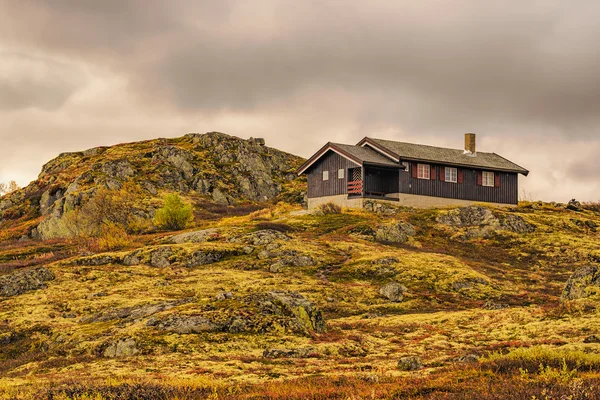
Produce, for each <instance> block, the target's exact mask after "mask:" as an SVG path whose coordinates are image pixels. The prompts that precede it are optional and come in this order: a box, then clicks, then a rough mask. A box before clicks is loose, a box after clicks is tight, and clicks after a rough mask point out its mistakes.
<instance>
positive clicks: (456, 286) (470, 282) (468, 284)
mask: <svg viewBox="0 0 600 400" xmlns="http://www.w3.org/2000/svg"><path fill="white" fill-rule="evenodd" d="M477 285H488V282H487V281H486V280H485V279H483V278H466V279H464V280H462V281H456V282H452V285H451V287H452V289H453V290H456V291H460V290H464V289H472V288H474V287H476V286H477Z"/></svg>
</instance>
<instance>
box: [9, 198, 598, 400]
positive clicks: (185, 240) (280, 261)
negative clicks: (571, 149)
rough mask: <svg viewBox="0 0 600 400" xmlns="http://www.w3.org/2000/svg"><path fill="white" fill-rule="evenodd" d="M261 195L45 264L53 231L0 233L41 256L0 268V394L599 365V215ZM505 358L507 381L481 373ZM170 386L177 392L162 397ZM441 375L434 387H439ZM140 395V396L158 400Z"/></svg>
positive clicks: (14, 251) (532, 374)
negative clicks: (323, 204)
mask: <svg viewBox="0 0 600 400" xmlns="http://www.w3.org/2000/svg"><path fill="white" fill-rule="evenodd" d="M264 206H265V208H264V209H263V210H260V211H258V212H254V213H252V214H249V215H245V216H237V217H231V218H225V219H222V220H215V221H212V222H211V223H209V224H206V225H204V226H202V227H201V228H198V227H196V228H190V229H189V230H187V231H185V232H163V233H159V234H153V235H145V236H140V238H138V240H137V241H136V242H134V243H133V244H132V245H131V247H130V248H126V249H124V250H122V251H117V252H106V253H98V254H91V255H90V254H87V255H80V254H77V252H76V251H74V252H72V254H71V256H70V257H69V258H66V259H63V260H59V261H54V260H52V259H51V258H50V257H49V258H44V257H43V255H44V254H48V253H53V252H54V251H59V249H60V248H61V247H60V246H69V244H65V243H63V242H60V241H37V240H31V239H27V240H24V241H22V242H18V243H17V245H15V244H14V243H13V242H10V241H9V242H7V243H8V244H11V243H13V244H12V245H11V246H8V245H5V244H3V242H0V260H6V259H7V260H14V259H19V258H20V257H21V256H22V257H24V259H25V258H27V260H29V259H30V258H32V259H38V258H39V259H40V260H42V261H41V262H40V263H39V265H37V266H35V267H31V266H27V267H24V268H13V270H12V271H7V272H4V273H0V274H1V275H0V286H1V287H2V290H0V344H1V346H0V376H2V377H3V378H1V382H2V384H3V385H2V386H0V395H4V394H8V395H10V393H11V392H10V390H12V389H11V388H18V389H19V390H20V391H25V392H27V391H30V392H32V393H34V394H35V395H37V396H40V394H39V393H38V392H36V391H37V390H39V388H41V387H50V388H54V389H51V390H62V391H63V392H61V393H71V392H68V391H69V390H71V389H72V388H73V387H76V386H73V385H74V382H79V384H81V385H82V386H81V390H82V391H81V392H79V394H77V393H75V394H71V395H69V396H72V397H75V395H78V396H83V394H86V393H87V394H88V395H89V397H93V395H95V393H96V392H94V390H96V389H93V390H92V389H89V390H91V392H87V391H86V390H88V389H86V388H89V387H96V386H94V385H100V386H98V387H101V388H103V389H97V390H99V391H101V390H109V391H110V390H113V389H114V388H111V387H110V385H113V384H114V381H113V380H111V379H112V378H111V377H112V376H114V375H115V374H116V375H119V376H120V377H121V378H120V381H119V382H128V383H127V384H131V385H142V386H134V387H135V388H137V389H136V390H137V392H138V393H139V392H143V391H144V390H146V389H147V388H148V387H151V388H154V389H152V390H158V388H162V389H161V390H163V389H164V391H165V392H168V393H172V394H171V395H164V396H163V397H162V398H173V397H177V396H179V398H194V396H196V397H198V396H199V397H206V396H208V395H210V394H211V393H213V391H216V392H218V393H219V398H221V397H222V398H239V397H238V396H239V395H240V393H242V391H244V390H247V386H245V385H247V384H249V383H252V384H255V385H263V384H265V385H266V386H265V387H266V388H267V389H265V390H270V389H268V388H272V387H273V385H275V384H276V382H280V384H281V385H285V383H281V382H287V381H293V379H295V378H302V377H306V376H308V375H311V376H324V377H326V378H327V379H325V380H324V381H322V382H321V383H320V384H319V385H318V387H315V388H313V389H314V392H306V390H309V391H310V390H313V389H311V387H310V386H307V387H301V388H300V387H299V388H296V389H294V390H295V392H294V393H297V396H296V397H295V398H328V397H318V396H316V395H313V394H311V393H318V392H319V390H325V389H324V388H325V387H327V385H328V383H327V381H328V380H330V379H331V380H333V381H335V380H334V378H335V377H337V378H336V379H338V378H339V379H355V381H351V383H348V381H345V382H346V383H343V382H342V383H336V384H335V385H333V386H335V387H333V388H332V389H331V390H332V392H331V393H330V394H331V396H332V397H333V398H349V396H350V394H348V393H347V392H345V393H346V395H344V396H342V395H341V394H340V395H339V396H338V397H336V393H337V392H336V391H337V390H342V389H343V388H345V387H346V386H344V385H349V387H353V388H358V389H360V388H362V386H361V385H363V384H364V385H365V390H366V389H368V390H367V391H366V392H365V393H366V394H364V397H363V395H361V396H359V397H355V398H371V396H372V395H371V393H372V390H375V389H376V388H378V387H380V386H379V385H380V384H381V385H383V384H384V383H385V382H392V379H398V380H394V381H393V382H394V385H395V386H394V388H395V387H398V385H399V382H400V379H405V378H406V377H407V375H406V374H423V375H422V376H429V375H427V374H428V373H429V372H431V371H436V373H435V374H432V376H437V377H441V376H448V377H449V378H448V379H449V381H448V382H454V381H456V377H457V376H463V377H464V376H467V375H466V374H468V373H471V372H465V371H464V369H463V368H471V367H468V366H469V365H476V366H477V367H474V368H475V369H474V372H472V373H473V379H480V378H481V377H482V374H481V371H482V370H483V371H486V372H484V376H490V379H491V380H494V381H498V380H501V381H502V382H504V381H505V380H507V379H508V380H509V381H510V382H513V381H512V379H517V380H520V379H522V381H518V382H516V383H515V386H517V387H522V386H523V385H525V384H528V383H531V382H535V383H539V384H540V386H539V391H538V392H532V393H531V394H530V395H529V397H527V398H532V396H533V395H536V396H537V397H539V396H538V395H541V394H542V393H543V389H544V388H545V387H546V386H544V385H545V383H544V382H546V381H544V379H547V378H548V379H549V375H548V374H550V372H552V371H554V372H556V373H559V374H565V376H563V375H561V379H567V380H566V381H564V382H571V381H568V379H571V378H570V377H571V375H573V374H574V375H573V376H574V377H575V378H577V379H580V378H582V377H581V376H578V375H577V374H576V373H575V372H571V370H570V369H569V370H568V371H566V372H565V371H564V370H562V369H561V368H564V367H562V365H563V364H562V363H563V362H568V363H569V364H568V367H569V368H571V369H575V368H576V369H579V368H586V370H585V371H586V372H585V373H586V374H587V375H585V376H584V377H586V379H587V378H589V377H590V376H593V377H597V375H593V374H596V373H597V372H600V347H599V346H600V345H599V344H598V341H599V340H598V336H600V319H598V317H597V316H598V312H600V308H599V307H598V298H599V297H598V293H599V290H598V288H599V287H600V286H599V285H600V283H599V279H598V263H599V262H600V244H599V243H600V240H599V239H600V238H599V237H598V232H597V230H596V228H595V227H594V226H596V225H597V224H598V223H600V213H598V212H592V211H571V210H567V209H566V208H565V207H564V206H563V205H557V204H538V203H530V204H521V206H520V207H519V208H517V209H514V210H505V209H493V208H487V207H466V208H458V209H449V210H448V209H446V210H435V209H432V210H414V209H404V208H395V207H391V208H390V207H386V208H385V209H381V208H379V207H372V208H371V210H372V211H356V210H346V211H343V212H342V213H340V214H325V215H318V214H306V213H302V212H297V211H299V210H300V207H299V206H297V205H296V206H293V205H289V204H285V203H280V204H278V205H273V204H270V203H264ZM3 246H6V247H3ZM35 249H37V251H38V254H37V255H36V253H35ZM44 260H48V261H44ZM11 262H12V261H11ZM27 265H29V264H27ZM515 352H516V353H515ZM540 357H543V358H540ZM517 359H518V360H520V361H518V362H519V364H515V365H516V366H515V367H514V369H513V370H514V371H516V372H515V373H516V375H515V376H516V377H512V375H511V376H510V377H509V378H507V375H503V374H506V372H498V373H497V372H496V370H495V369H493V368H498V370H500V371H507V370H508V369H507V368H509V367H507V365H512V364H509V363H510V362H515V363H516V361H511V360H517ZM523 360H529V361H527V363H526V361H523ZM564 360H567V361H564ZM495 363H496V364H495ZM540 364H544V365H545V367H544V370H543V371H542V372H540V375H538V373H537V372H536V371H538V370H539V365H540ZM511 368H512V367H511ZM519 368H521V369H519ZM527 368H529V373H528V375H526V376H525V375H524V373H525V372H523V371H524V370H525V369H527ZM548 368H558V369H557V370H556V371H555V370H549V369H548ZM513 370H510V371H513ZM469 371H470V370H469ZM519 371H521V372H519ZM548 371H550V372H548ZM560 371H563V372H560ZM554 372H552V373H554ZM542 373H543V374H544V375H542ZM567 373H568V374H569V375H568V376H566V374H567ZM140 374H142V375H143V379H144V381H143V384H142V383H140V381H139V380H138V379H139V378H140ZM590 374H592V375H590ZM419 376H421V375H419ZM340 377H342V378H340ZM575 378H573V379H575ZM461 379H462V378H461ZM594 379H596V378H594ZM466 380H470V379H466ZM183 381H185V382H186V384H189V385H191V387H187V386H186V387H184V388H182V389H181V392H178V391H177V390H178V389H177V387H178V386H177V385H181V384H182V383H181V382H183ZM271 381H273V382H271ZM52 382H55V383H56V382H57V383H58V384H60V383H61V382H62V383H63V385H62V386H56V384H52ZM336 382H338V381H336ZM361 382H362V383H361ZM561 382H563V381H561ZM446 383H447V382H446ZM519 384H520V386H519ZM102 385H105V386H106V385H108V386H109V387H108V388H106V387H105V386H102ZM144 385H150V386H144ZM415 385H424V387H425V388H426V389H427V388H431V387H433V386H430V385H429V384H428V383H427V382H426V381H420V383H419V382H417V383H415ZM439 385H440V388H441V389H439V390H440V391H441V392H440V393H442V394H441V395H440V396H442V397H434V398H444V397H443V393H444V392H443V390H444V388H447V385H446V384H445V383H443V382H441V383H439ZM565 385H567V384H566V383H565ZM299 386H301V384H299ZM385 387H387V386H385V385H384V386H383V387H382V388H383V389H385ZM566 387H567V389H568V387H569V386H568V385H567V386H566ZM57 388H61V389H57ZM231 388H233V389H231ZM176 389H177V390H176ZM205 389H206V390H207V391H208V392H207V394H204V392H202V393H203V394H202V395H200V394H197V393H196V392H195V390H199V391H202V390H205ZM358 389H357V390H358ZM383 389H382V390H383ZM567 389H565V390H567ZM15 390H16V389H15ZM49 390H50V389H49ZM114 390H117V389H114ZM148 390H150V389H148ZM229 390H233V392H231V391H229ZM344 390H345V389H344ZM361 390H362V389H361ZM389 390H390V391H392V390H394V389H393V388H390V389H389ZM427 390H429V389H427ZM432 390H433V389H432ZM436 390H437V389H436ZM586 390H587V389H586ZM3 391H4V392H3ZM111 393H112V392H111ZM148 393H149V394H148V395H147V396H146V397H138V398H149V399H150V398H155V397H156V396H158V395H157V394H156V393H154V394H152V393H150V392H148ZM161 393H162V392H161ZM173 393H177V396H176V395H175V394H173ZM185 393H188V394H189V393H196V395H194V396H193V395H192V394H189V395H186V394H185ZM282 393H283V394H282V395H281V396H279V397H277V396H275V395H273V396H271V395H266V394H257V395H256V396H255V397H249V398H265V397H267V398H281V399H284V398H287V397H285V395H284V394H287V393H288V392H287V391H286V390H285V389H282ZM378 393H379V392H378ZM381 393H382V394H381V396H376V397H378V398H386V396H384V394H385V393H388V392H385V391H383V392H381ZM390 393H392V394H390V395H389V396H388V397H389V398H399V397H398V396H400V397H401V398H412V397H410V396H409V395H408V394H407V395H404V394H403V395H398V394H396V395H393V392H390ZM411 393H412V392H411ZM427 393H429V392H427ZM59 394H60V393H58V394H56V396H55V397H58V398H60V396H59ZM110 396H113V398H128V397H126V396H125V397H123V396H121V395H118V396H117V395H110ZM110 396H109V395H107V396H106V397H108V398H111V397H110ZM119 396H121V397H119ZM153 396H154V397H153ZM169 396H171V397H169ZM186 396H187V397H186ZM227 396H229V397H227ZM269 396H271V397H269ZM394 396H396V397H394ZM411 396H412V395H411ZM8 397H10V396H8ZM41 397H43V398H46V397H48V396H46V395H41ZM17 398H20V397H17ZM34 398H35V396H34ZM416 398H423V397H418V396H417V397H416ZM425 398H428V397H425ZM451 398H453V397H451ZM456 398H469V397H456ZM540 398H541V397H540ZM556 398H560V397H556ZM565 398H568V397H565ZM575 398H585V397H575Z"/></svg>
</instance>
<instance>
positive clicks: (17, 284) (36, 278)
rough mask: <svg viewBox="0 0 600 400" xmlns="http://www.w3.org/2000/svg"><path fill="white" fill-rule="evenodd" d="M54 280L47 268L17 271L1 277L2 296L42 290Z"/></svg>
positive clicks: (0, 292) (0, 291)
mask: <svg viewBox="0 0 600 400" xmlns="http://www.w3.org/2000/svg"><path fill="white" fill-rule="evenodd" d="M54 279H55V276H54V274H53V273H52V271H50V270H49V269H48V268H45V267H39V268H32V269H25V270H17V271H14V272H11V273H10V274H8V275H2V276H0V296H4V297H10V296H17V295H20V294H23V293H25V292H28V291H31V290H38V289H42V288H45V287H46V282H48V281H52V280H54Z"/></svg>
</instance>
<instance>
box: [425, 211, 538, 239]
mask: <svg viewBox="0 0 600 400" xmlns="http://www.w3.org/2000/svg"><path fill="white" fill-rule="evenodd" d="M436 221H437V222H438V223H440V224H444V225H449V226H452V227H456V228H464V229H465V233H464V235H463V237H464V238H465V239H472V238H486V237H489V236H491V235H493V234H495V233H497V232H499V231H509V232H514V233H531V232H534V231H535V225H533V224H530V223H529V222H527V221H525V220H524V219H523V218H522V217H521V216H520V215H515V214H505V213H498V212H494V211H492V210H490V209H489V208H486V207H481V206H469V207H460V208H456V209H453V210H449V211H447V212H445V213H442V214H441V215H439V216H438V217H437V218H436Z"/></svg>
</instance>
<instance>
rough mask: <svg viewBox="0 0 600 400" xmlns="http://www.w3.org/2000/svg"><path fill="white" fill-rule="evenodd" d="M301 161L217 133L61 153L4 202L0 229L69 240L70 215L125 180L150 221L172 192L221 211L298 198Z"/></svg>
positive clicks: (0, 206)
mask: <svg viewBox="0 0 600 400" xmlns="http://www.w3.org/2000/svg"><path fill="white" fill-rule="evenodd" d="M302 161H303V160H302V159H301V158H300V157H296V156H293V155H291V154H288V153H285V152H282V151H279V150H276V149H273V148H270V147H267V146H265V142H264V140H263V139H253V138H251V139H248V140H243V139H239V138H236V137H233V136H229V135H225V134H222V133H218V132H210V133H206V134H188V135H185V136H183V137H181V138H176V139H158V140H150V141H144V142H137V143H127V144H121V145H117V146H112V147H97V148H93V149H89V150H86V151H82V152H75V153H64V154H61V155H59V156H58V157H57V158H55V159H54V160H52V161H50V162H48V163H47V164H46V165H44V167H43V169H42V172H41V173H40V175H39V177H38V179H37V180H35V181H34V182H32V183H31V184H30V185H29V186H27V187H26V188H24V189H21V190H19V191H17V192H14V193H11V194H10V195H8V196H5V197H2V198H1V199H0V229H2V228H4V229H5V232H7V228H8V227H12V228H15V231H14V232H11V235H13V236H15V235H18V234H20V235H28V236H33V237H37V238H41V239H50V238H53V237H60V236H64V235H65V229H64V226H63V223H62V218H63V216H64V214H65V213H66V212H68V211H70V210H73V209H75V208H77V207H80V206H81V205H82V204H83V203H85V202H86V201H88V200H89V199H90V198H91V197H93V196H94V194H95V193H96V191H97V190H98V189H99V188H108V189H120V188H121V187H123V185H125V184H128V183H129V184H133V187H134V188H135V189H138V190H139V195H138V197H140V201H139V202H138V204H137V208H136V212H137V213H139V214H140V215H142V216H146V217H147V216H149V215H150V214H152V212H153V206H152V202H151V199H153V198H157V197H158V196H159V195H160V194H161V193H165V192H169V191H173V192H178V193H182V194H184V195H196V196H199V198H203V199H205V201H207V202H211V203H214V204H217V205H221V206H230V205H235V204H239V203H243V202H266V201H271V200H275V199H278V198H281V196H285V195H287V197H286V199H287V200H291V199H295V200H296V201H298V200H300V201H301V199H302V194H301V193H300V191H301V189H298V188H296V187H294V185H295V182H294V181H293V180H294V179H296V178H297V176H296V175H295V173H294V171H295V169H296V168H297V167H298V166H299V165H300V164H301V163H302ZM15 221H18V223H16V222H15Z"/></svg>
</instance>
